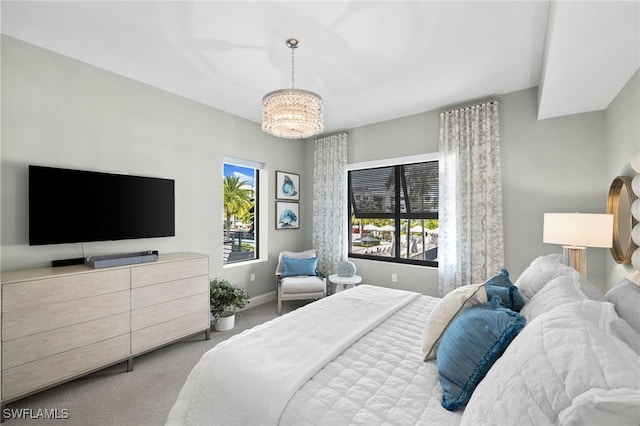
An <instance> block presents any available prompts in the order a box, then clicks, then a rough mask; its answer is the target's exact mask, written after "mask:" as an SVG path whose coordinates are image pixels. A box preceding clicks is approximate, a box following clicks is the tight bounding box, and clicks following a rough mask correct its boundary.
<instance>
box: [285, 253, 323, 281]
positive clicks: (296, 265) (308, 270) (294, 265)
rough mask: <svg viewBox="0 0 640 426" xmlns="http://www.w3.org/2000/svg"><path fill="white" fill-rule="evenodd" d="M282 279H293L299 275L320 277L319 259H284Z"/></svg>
mask: <svg viewBox="0 0 640 426" xmlns="http://www.w3.org/2000/svg"><path fill="white" fill-rule="evenodd" d="M282 265H283V267H282V277H283V278H284V277H293V276H297V275H318V258H317V257H309V258H307V259H292V258H288V257H284V258H282Z"/></svg>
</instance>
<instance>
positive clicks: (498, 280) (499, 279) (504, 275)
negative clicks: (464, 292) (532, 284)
mask: <svg viewBox="0 0 640 426" xmlns="http://www.w3.org/2000/svg"><path fill="white" fill-rule="evenodd" d="M484 283H485V284H488V285H497V286H500V287H509V286H510V285H513V283H512V282H511V280H510V279H509V271H507V270H506V269H504V268H502V269H500V272H498V273H497V274H496V275H494V276H492V277H491V278H489V279H488V280H486V281H485V282H484ZM489 300H491V298H489Z"/></svg>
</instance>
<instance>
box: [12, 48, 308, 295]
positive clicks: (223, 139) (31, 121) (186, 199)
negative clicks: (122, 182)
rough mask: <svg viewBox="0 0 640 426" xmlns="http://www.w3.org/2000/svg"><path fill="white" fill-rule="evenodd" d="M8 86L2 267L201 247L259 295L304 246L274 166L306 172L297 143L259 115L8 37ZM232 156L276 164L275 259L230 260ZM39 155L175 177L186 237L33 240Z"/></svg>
mask: <svg viewBox="0 0 640 426" xmlns="http://www.w3.org/2000/svg"><path fill="white" fill-rule="evenodd" d="M2 89H3V93H2V151H1V152H2V184H1V185H2V205H1V213H2V217H1V225H2V228H1V229H2V235H1V241H2V252H1V266H2V270H14V269H21V268H32V267H41V266H47V265H49V264H50V262H51V260H53V259H66V258H75V257H82V256H83V254H84V255H98V254H111V253H121V252H131V251H139V250H148V249H155V250H160V252H175V251H196V252H200V253H205V254H208V255H209V256H210V274H211V276H212V277H213V276H224V277H226V278H228V279H230V280H232V282H235V283H237V284H240V285H242V286H243V287H245V288H246V289H247V290H248V291H249V293H250V295H251V296H255V295H261V294H265V293H269V292H272V291H274V289H275V287H274V280H273V271H274V270H275V264H276V259H277V254H278V252H280V251H281V250H283V249H293V250H296V249H302V248H303V247H302V246H301V244H302V236H303V235H304V234H305V232H310V231H308V230H307V229H306V228H307V227H309V229H310V226H311V224H310V222H309V221H303V222H302V224H301V229H300V230H292V231H275V229H274V228H275V226H274V223H273V215H274V209H275V203H274V202H273V188H275V172H274V171H275V170H286V171H289V172H296V173H302V172H303V170H302V158H303V155H304V149H303V145H301V144H300V142H299V141H289V140H283V139H277V138H274V137H271V136H268V135H266V134H265V133H263V132H262V131H261V130H260V126H259V125H258V124H256V123H253V122H250V121H247V120H243V119H240V118H238V117H235V116H232V115H230V114H227V113H224V112H221V111H219V110H216V109H214V108H211V107H208V106H205V105H202V104H199V103H197V102H193V101H190V100H187V99H185V98H182V97H179V96H175V95H173V94H170V93H167V92H165V91H162V90H159V89H156V88H153V87H150V86H147V85H145V84H141V83H139V82H136V81H133V80H130V79H127V78H123V77H121V76H118V75H116V74H113V73H110V72H107V71H104V70H101V69H98V68H96V67H93V66H89V65H87V64H85V63H81V62H78V61H76V60H73V59H70V58H68V57H65V56H61V55H58V54H55V53H53V52H50V51H47V50H44V49H41V48H38V47H35V46H32V45H29V44H26V43H24V42H22V41H19V40H16V39H13V38H10V37H7V36H2ZM224 156H231V157H236V158H244V159H249V160H253V161H258V162H262V163H265V164H266V165H267V169H266V170H265V173H264V175H263V176H264V178H263V180H262V182H261V183H262V188H263V189H264V191H265V192H264V193H263V194H262V199H261V201H262V204H261V207H262V209H263V210H262V215H261V219H262V222H263V223H262V224H263V228H265V229H266V230H267V232H266V233H264V234H263V235H264V236H265V237H266V241H264V242H265V247H266V251H267V252H268V253H263V255H262V257H263V258H264V259H265V260H266V261H263V262H256V263H252V264H249V265H242V266H235V267H225V268H224V269H223V267H222V243H221V242H222V216H223V213H222V162H223V157H224ZM29 164H38V165H47V166H55V167H68V168H81V169H90V170H98V171H107V172H109V171H114V172H125V173H129V174H134V175H143V176H157V177H163V178H170V179H175V181H176V236H175V237H172V238H154V239H145V240H127V241H109V242H99V243H98V242H96V243H85V244H82V245H81V244H61V245H47V246H34V247H30V246H28V213H27V207H28V200H27V166H28V165H29ZM304 211H305V209H304V207H303V212H304ZM251 273H255V274H256V281H255V282H250V281H249V277H250V274H251Z"/></svg>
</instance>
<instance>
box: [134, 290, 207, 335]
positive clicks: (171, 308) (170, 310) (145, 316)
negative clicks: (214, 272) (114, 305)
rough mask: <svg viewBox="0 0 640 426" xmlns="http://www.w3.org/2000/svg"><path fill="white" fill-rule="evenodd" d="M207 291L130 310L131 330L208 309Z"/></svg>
mask: <svg viewBox="0 0 640 426" xmlns="http://www.w3.org/2000/svg"><path fill="white" fill-rule="evenodd" d="M208 296H209V295H208V293H201V294H195V295H193V296H187V297H183V298H181V299H176V300H172V301H170V302H164V303H160V304H157V305H151V306H147V307H146V308H142V309H137V310H135V311H131V330H132V331H135V330H139V329H141V328H146V327H151V326H153V325H156V324H160V323H163V322H167V321H170V320H173V319H176V318H180V317H183V316H186V315H189V314H193V313H196V312H204V311H208V310H209V297H208Z"/></svg>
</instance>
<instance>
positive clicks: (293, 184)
mask: <svg viewBox="0 0 640 426" xmlns="http://www.w3.org/2000/svg"><path fill="white" fill-rule="evenodd" d="M276 198H277V199H278V200H296V201H297V200H299V199H300V175H298V174H295V173H288V172H280V171H276Z"/></svg>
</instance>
